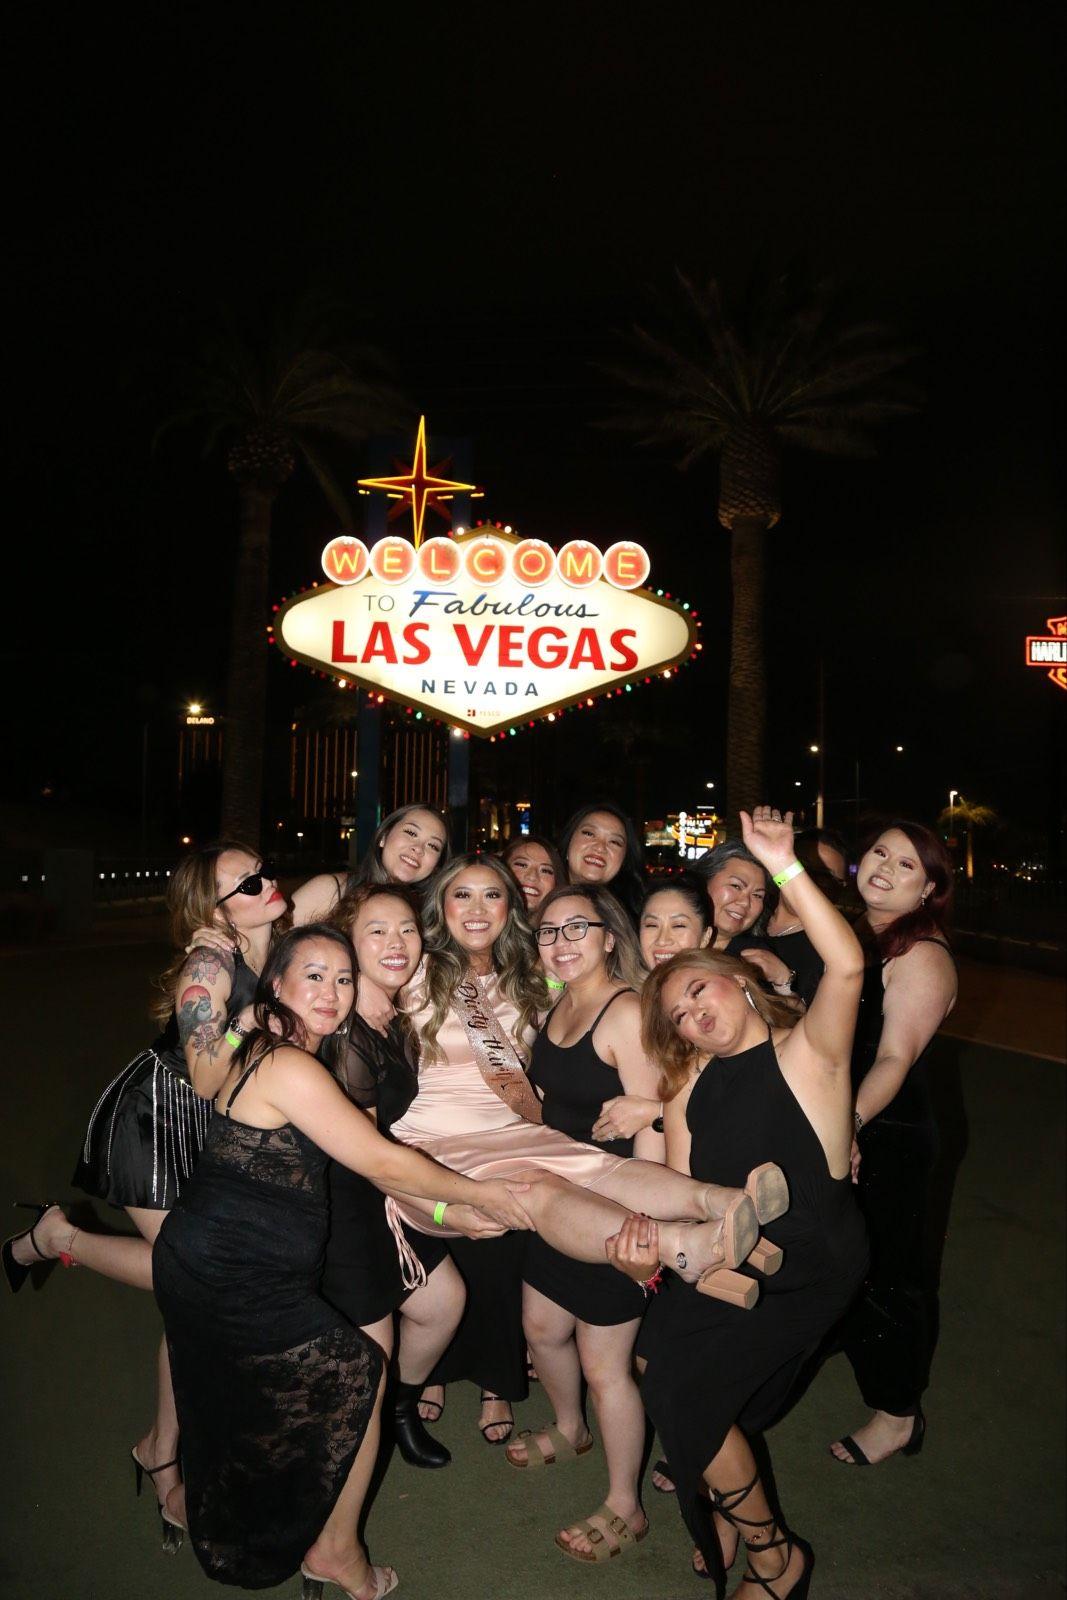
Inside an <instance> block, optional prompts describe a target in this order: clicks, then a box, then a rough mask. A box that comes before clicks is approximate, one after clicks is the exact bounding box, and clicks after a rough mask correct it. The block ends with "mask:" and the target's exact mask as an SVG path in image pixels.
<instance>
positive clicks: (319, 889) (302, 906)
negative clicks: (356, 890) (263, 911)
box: [292, 872, 346, 928]
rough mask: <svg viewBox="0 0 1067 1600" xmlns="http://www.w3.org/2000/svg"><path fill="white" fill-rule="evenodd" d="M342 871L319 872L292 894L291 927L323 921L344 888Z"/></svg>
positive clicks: (300, 926)
mask: <svg viewBox="0 0 1067 1600" xmlns="http://www.w3.org/2000/svg"><path fill="white" fill-rule="evenodd" d="M345 881H346V880H345V874H344V873H343V872H320V873H319V874H318V876H317V877H314V878H309V879H308V881H307V883H302V884H301V885H300V887H299V889H294V891H293V896H292V907H293V927H294V928H302V927H303V926H304V924H305V923H308V922H325V920H326V918H327V917H328V916H329V915H330V912H331V911H332V910H333V909H334V907H335V906H336V904H337V902H338V901H339V900H340V898H341V896H342V894H343V893H344V888H345Z"/></svg>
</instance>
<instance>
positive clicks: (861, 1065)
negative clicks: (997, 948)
mask: <svg viewBox="0 0 1067 1600" xmlns="http://www.w3.org/2000/svg"><path fill="white" fill-rule="evenodd" d="M917 943H920V944H939V945H941V946H942V948H943V949H945V950H948V946H947V945H946V944H945V943H944V940H942V939H921V940H918V941H917ZM951 953H952V952H951V951H949V954H950V955H951ZM884 1000H885V987H884V984H883V981H882V964H881V963H880V962H878V961H875V962H873V963H872V964H870V965H868V967H867V969H866V971H865V973H864V978H863V992H862V996H861V999H860V1012H859V1018H858V1020H857V1023H856V1038H855V1043H854V1045H853V1050H852V1085H853V1089H854V1090H855V1089H858V1088H859V1086H860V1084H861V1083H862V1082H863V1080H864V1078H865V1077H866V1076H867V1074H868V1072H869V1071H870V1070H871V1068H872V1066H873V1065H874V1062H875V1058H876V1057H877V1055H878V1047H879V1044H880V1043H881V1037H882V1006H883V1003H884ZM932 1045H933V1040H931V1041H930V1044H928V1045H927V1047H926V1049H925V1050H924V1051H923V1052H922V1054H921V1055H920V1056H919V1058H918V1060H917V1061H916V1062H915V1063H914V1065H913V1066H912V1068H911V1071H910V1072H909V1073H908V1075H907V1077H906V1078H905V1079H904V1082H903V1083H902V1084H901V1086H900V1089H899V1090H898V1091H897V1094H896V1095H895V1097H894V1098H893V1099H892V1100H891V1101H890V1103H889V1104H888V1105H887V1106H886V1108H885V1110H884V1111H881V1112H879V1114H878V1116H877V1117H874V1118H873V1119H872V1120H871V1122H869V1123H868V1124H867V1125H866V1126H865V1127H863V1128H861V1129H860V1134H859V1139H858V1143H859V1147H860V1154H861V1156H862V1157H863V1159H862V1161H861V1162H860V1173H859V1184H858V1185H857V1199H858V1200H859V1205H860V1210H861V1211H862V1212H863V1215H864V1218H865V1220H866V1223H867V1230H868V1233H869V1235H870V1241H871V1267H870V1271H869V1272H868V1274H867V1278H866V1281H865V1283H864V1286H863V1294H862V1296H861V1297H860V1298H859V1300H857V1302H856V1304H855V1306H854V1307H853V1308H852V1310H851V1311H850V1312H849V1315H848V1316H847V1317H846V1319H845V1322H844V1324H843V1327H842V1329H841V1345H842V1347H843V1349H844V1351H845V1354H846V1355H847V1356H848V1358H849V1361H850V1362H851V1363H852V1369H853V1371H854V1372H855V1374H856V1381H857V1383H858V1384H859V1388H860V1393H861V1394H862V1396H863V1398H864V1401H865V1402H866V1404H867V1405H869V1406H870V1407H871V1409H872V1411H888V1412H889V1413H890V1414H891V1415H893V1416H898V1417H903V1416H908V1415H910V1414H911V1413H912V1412H913V1411H914V1410H915V1408H916V1407H917V1406H918V1404H919V1400H920V1398H921V1396H922V1393H923V1390H924V1389H925V1388H926V1385H927V1383H928V1382H929V1377H930V1360H931V1356H932V1340H931V1334H930V1318H929V1311H930V1296H931V1292H932V1291H931V1289H930V1287H929V1286H928V1285H927V1284H925V1283H924V1281H923V1274H922V1265H923V1249H922V1241H923V1228H924V1224H925V1219H926V1210H927V1205H928V1201H929V1192H930V1176H931V1173H932V1171H933V1167H934V1162H935V1160H936V1159H937V1149H938V1133H937V1122H936V1120H935V1117H934V1110H933V1101H932V1099H931V1095H930V1086H929V1082H928V1062H929V1057H930V1051H931V1048H932Z"/></svg>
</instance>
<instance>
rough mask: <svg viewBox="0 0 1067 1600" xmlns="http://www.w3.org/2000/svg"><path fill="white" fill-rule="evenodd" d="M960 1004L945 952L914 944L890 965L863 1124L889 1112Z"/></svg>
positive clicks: (865, 1088) (860, 1097)
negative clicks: (909, 1074) (912, 1071)
mask: <svg viewBox="0 0 1067 1600" xmlns="http://www.w3.org/2000/svg"><path fill="white" fill-rule="evenodd" d="M955 1003H956V969H955V966H954V965H953V962H952V957H951V956H950V955H949V953H948V951H947V950H946V949H944V947H943V946H941V945H939V944H931V943H928V942H926V941H923V942H922V943H921V944H913V945H912V947H911V949H910V950H908V951H906V952H905V954H904V955H902V956H897V957H896V959H895V960H894V961H891V962H890V963H889V966H888V968H887V969H886V981H885V995H884V998H883V1001H882V1034H881V1038H880V1039H879V1041H878V1054H877V1055H876V1056H875V1059H874V1065H873V1066H872V1067H871V1069H870V1071H869V1072H868V1073H867V1076H866V1077H865V1078H864V1080H863V1082H862V1083H861V1084H860V1087H859V1093H858V1094H857V1096H856V1111H857V1113H858V1114H859V1117H860V1120H861V1121H862V1122H870V1121H872V1120H873V1118H875V1117H876V1116H877V1115H878V1113H879V1112H880V1111H884V1109H885V1107H886V1106H887V1105H888V1104H889V1102H890V1101H891V1100H892V1099H893V1097H894V1096H895V1095H896V1093H897V1092H898V1090H899V1089H900V1087H901V1085H902V1084H903V1082H904V1079H905V1078H906V1077H907V1075H908V1073H909V1072H910V1071H911V1069H912V1067H913V1066H914V1065H915V1063H916V1061H917V1060H918V1059H919V1057H920V1055H921V1054H922V1052H923V1051H924V1050H925V1049H926V1046H927V1045H928V1044H929V1043H930V1040H931V1039H932V1038H933V1036H934V1034H935V1033H936V1032H937V1030H938V1028H939V1027H940V1026H941V1024H942V1022H944V1020H945V1018H946V1017H947V1016H948V1014H949V1012H950V1011H951V1010H952V1007H953V1006H954V1005H955Z"/></svg>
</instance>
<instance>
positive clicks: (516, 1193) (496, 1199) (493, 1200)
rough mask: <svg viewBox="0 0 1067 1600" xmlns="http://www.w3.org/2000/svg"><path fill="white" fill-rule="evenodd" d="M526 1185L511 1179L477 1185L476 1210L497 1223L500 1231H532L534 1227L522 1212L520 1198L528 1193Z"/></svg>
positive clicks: (527, 1185)
mask: <svg viewBox="0 0 1067 1600" xmlns="http://www.w3.org/2000/svg"><path fill="white" fill-rule="evenodd" d="M529 1188H530V1185H529V1184H528V1183H518V1182H516V1181H515V1180H514V1179H512V1178H507V1179H494V1180H491V1181H489V1182H484V1183H479V1185H478V1208H477V1209H478V1210H479V1211H484V1212H485V1215H486V1216H487V1217H490V1218H491V1219H492V1220H493V1221H494V1222H496V1223H499V1225H500V1227H501V1228H502V1229H505V1230H506V1229H508V1228H521V1229H526V1230H527V1231H528V1232H531V1233H532V1232H533V1231H534V1225H533V1223H532V1222H531V1220H530V1218H529V1216H528V1214H527V1213H526V1211H524V1209H523V1206H522V1201H521V1198H520V1197H521V1196H522V1195H524V1194H526V1193H528V1191H529Z"/></svg>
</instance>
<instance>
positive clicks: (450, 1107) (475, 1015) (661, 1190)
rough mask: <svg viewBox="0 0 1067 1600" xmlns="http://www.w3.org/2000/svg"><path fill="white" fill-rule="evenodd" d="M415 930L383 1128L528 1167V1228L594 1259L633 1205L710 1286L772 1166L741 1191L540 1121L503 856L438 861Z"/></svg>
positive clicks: (447, 1153)
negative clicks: (411, 1037) (405, 1028)
mask: <svg viewBox="0 0 1067 1600" xmlns="http://www.w3.org/2000/svg"><path fill="white" fill-rule="evenodd" d="M425 934H426V938H425V948H426V957H425V961H424V965H423V967H421V968H420V970H419V972H418V973H416V976H415V978H414V980H413V981H412V984H411V986H410V988H409V990H408V991H406V993H405V996H404V1004H405V1009H406V1011H407V1015H408V1018H409V1022H410V1024H411V1026H412V1027H413V1029H414V1030H415V1033H416V1034H417V1037H418V1045H419V1092H418V1094H417V1095H416V1097H415V1099H414V1101H413V1102H412V1104H411V1106H410V1107H409V1108H408V1110H407V1112H406V1113H405V1115H404V1116H403V1117H401V1118H400V1120H399V1121H398V1122H396V1123H394V1124H393V1128H392V1132H393V1135H394V1137H395V1138H397V1139H399V1140H401V1141H402V1142H403V1143H405V1144H410V1145H415V1146H417V1147H418V1148H419V1149H421V1150H424V1151H425V1152H426V1153H427V1154H428V1155H431V1156H433V1158H434V1159H435V1160H436V1161H439V1162H441V1163H442V1165H444V1166H446V1167H451V1168H452V1169H453V1170H454V1171H457V1172H463V1173H465V1174H466V1175H467V1176H470V1177H505V1176H508V1177H511V1176H515V1177H518V1176H521V1177H522V1178H523V1179H530V1180H536V1181H532V1182H531V1187H530V1189H529V1190H528V1191H527V1192H526V1193H525V1194H524V1196H523V1205H524V1208H525V1209H526V1210H527V1212H528V1214H529V1216H530V1223H531V1227H532V1228H533V1229H535V1230H536V1231H537V1232H538V1233H540V1234H541V1236H542V1237H543V1238H544V1239H545V1240H547V1242H548V1243H549V1244H551V1245H553V1246H554V1247H555V1248H556V1249H557V1250H561V1251H563V1253H564V1254H566V1255H570V1256H573V1257H574V1258H575V1259H577V1260H579V1261H588V1262H603V1261H604V1260H606V1259H607V1253H606V1244H607V1241H608V1240H609V1239H611V1238H613V1237H614V1236H615V1235H616V1234H617V1233H618V1231H619V1229H620V1227H621V1226H622V1224H623V1223H624V1222H625V1220H626V1218H627V1216H628V1215H630V1214H631V1213H633V1212H644V1213H647V1214H648V1215H649V1216H652V1217H656V1218H658V1219H659V1220H660V1222H661V1226H660V1229H659V1239H660V1248H661V1261H662V1263H663V1265H665V1266H669V1267H671V1268H672V1269H673V1270H674V1271H676V1272H678V1273H679V1274H680V1275H681V1276H682V1277H684V1278H685V1279H686V1280H687V1281H688V1282H700V1281H701V1280H703V1281H704V1285H705V1287H710V1279H711V1278H712V1275H713V1274H714V1272H715V1271H716V1270H717V1269H720V1268H722V1267H723V1266H726V1267H734V1266H736V1265H737V1264H738V1263H739V1262H740V1261H743V1260H744V1259H745V1257H746V1256H747V1255H748V1254H749V1252H750V1250H751V1249H752V1247H753V1245H754V1244H755V1243H756V1239H757V1237H758V1232H759V1222H761V1221H769V1220H770V1219H771V1216H772V1215H781V1213H782V1211H784V1209H785V1208H786V1206H787V1204H788V1196H787V1193H786V1189H785V1180H784V1178H783V1176H782V1174H781V1172H780V1171H778V1169H776V1168H773V1169H772V1168H768V1169H766V1170H764V1171H761V1172H760V1173H759V1174H757V1175H754V1178H753V1182H752V1184H751V1186H750V1191H749V1193H746V1192H745V1191H743V1190H739V1189H727V1188H722V1187H720V1186H718V1185H716V1184H706V1183H698V1182H696V1181H695V1180H693V1179H691V1178H688V1177H685V1176H683V1175H682V1174H681V1173H678V1172H674V1171H672V1170H671V1169H669V1168H666V1167H662V1166H659V1165H657V1164H656V1163H652V1162H643V1161H638V1160H634V1159H628V1158H626V1157H621V1156H615V1155H609V1154H607V1153H606V1152H605V1151H603V1150H597V1149H595V1148H594V1147H593V1146H591V1145H585V1144H580V1143H578V1142H577V1141H576V1140H573V1139H570V1138H568V1136H567V1135H566V1134H563V1133H559V1132H557V1131H556V1130H555V1129H552V1128H546V1127H545V1126H544V1125H543V1124H542V1123H541V1121H540V1115H541V1113H540V1102H539V1100H538V1098H537V1095H536V1093H535V1091H534V1089H533V1087H532V1085H531V1084H530V1083H529V1081H528V1079H527V1078H526V1074H525V1067H526V1062H527V1056H528V1046H529V1042H530V1040H531V1039H532V1037H533V1033H534V1031H535V1028H536V1025H537V1020H538V1016H539V1015H540V1014H543V1012H544V1011H546V1010H547V1009H548V1005H547V999H546V990H545V987H544V979H543V977H542V976H541V974H540V971H539V969H538V966H537V952H536V946H535V944H534V940H533V935H532V932H531V930H530V927H529V924H528V922H527V920H526V912H525V906H524V904H523V901H522V897H521V893H520V891H519V889H518V888H517V886H516V884H515V882H514V880H513V879H512V877H511V875H510V874H509V873H508V872H507V870H506V868H504V867H502V866H501V865H500V864H499V863H498V862H497V861H495V860H493V859H492V858H487V857H479V856H470V855H468V856H461V857H459V858H458V859H457V860H455V861H453V862H451V863H450V864H449V865H448V866H447V867H446V868H445V869H444V870H443V871H442V872H441V873H440V874H439V876H438V877H437V879H436V880H435V882H434V884H433V887H432V889H431V891H430V893H429V895H428V897H427V901H426V914H425ZM397 1207H398V1210H399V1211H400V1214H401V1215H402V1216H403V1218H404V1220H405V1221H406V1222H407V1223H408V1224H409V1225H410V1226H412V1227H414V1228H416V1229H418V1230H419V1231H421V1232H424V1233H437V1234H439V1235H443V1236H445V1237H454V1236H455V1235H454V1230H452V1229H450V1228H449V1226H448V1217H447V1209H442V1208H440V1207H439V1208H437V1212H436V1220H431V1219H429V1218H427V1217H426V1215H425V1213H424V1212H422V1213H420V1212H419V1211H418V1210H417V1209H415V1208H413V1207H408V1206H407V1205H405V1204H404V1203H402V1202H399V1203H397ZM504 1425H505V1426H506V1421H505V1423H504ZM505 1437H506V1435H505ZM494 1442H496V1441H494Z"/></svg>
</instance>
